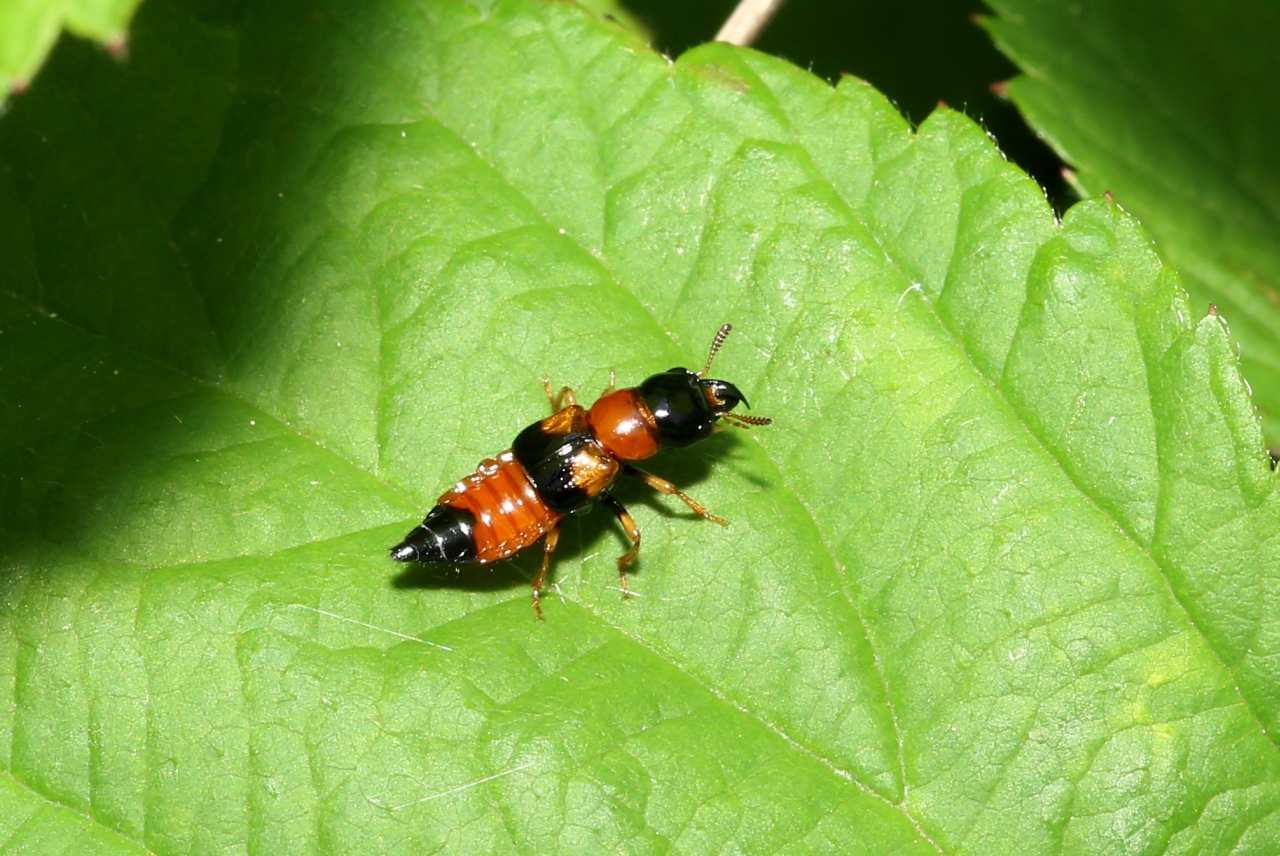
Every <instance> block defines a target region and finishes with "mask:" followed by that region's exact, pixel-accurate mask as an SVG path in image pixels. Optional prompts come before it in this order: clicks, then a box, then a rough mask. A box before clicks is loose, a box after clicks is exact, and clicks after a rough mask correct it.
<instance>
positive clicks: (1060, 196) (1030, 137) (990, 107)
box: [625, 0, 1074, 212]
mask: <svg viewBox="0 0 1280 856" xmlns="http://www.w3.org/2000/svg"><path fill="white" fill-rule="evenodd" d="M735 5H736V0H626V2H625V6H626V8H627V9H628V10H630V11H631V12H633V13H634V14H635V15H636V17H638V18H639V19H640V20H641V21H642V22H643V23H644V24H645V25H647V26H648V27H649V28H650V30H651V31H652V37H653V42H654V44H655V46H656V47H657V48H658V49H659V50H661V51H662V52H663V53H665V54H667V55H668V56H672V57H675V56H679V55H680V54H681V53H683V52H684V51H685V50H687V49H688V48H690V47H693V46H694V45H698V44H701V43H702V42H706V41H710V40H711V39H712V38H714V37H715V34H716V32H717V31H718V30H719V29H720V25H721V24H722V23H723V22H724V21H725V19H726V18H728V16H729V13H730V12H731V11H733V7H734V6H735ZM986 12H987V10H986V8H985V7H984V6H983V5H982V4H981V3H979V2H972V0H899V1H898V2H887V0H878V2H877V1H876V0H788V2H786V3H784V4H783V6H782V9H781V10H780V11H779V12H778V14H777V15H776V16H775V17H774V19H773V21H772V23H770V25H769V26H768V28H766V29H765V31H764V33H763V34H762V35H761V37H760V39H759V40H758V41H757V42H756V44H755V45H753V47H755V48H758V49H759V50H761V51H764V52H765V53H770V54H774V55H776V56H780V57H783V58H785V59H788V60H790V61H791V62H793V63H795V64H796V65H798V66H800V67H801V68H807V69H809V70H810V71H812V72H813V73H814V74H816V75H818V76H819V77H822V78H825V79H827V80H830V81H834V80H836V79H838V78H839V76H840V75H841V74H842V73H847V74H852V75H854V76H856V77H860V78H862V79H863V80H866V81H868V82H869V83H871V84H872V85H873V86H875V87H876V88H877V89H879V90H880V91H881V92H883V93H884V94H885V95H886V96H887V97H888V98H889V99H890V100H891V101H892V102H893V103H894V104H896V105H897V106H898V109H899V110H900V111H902V113H903V114H904V115H905V116H906V117H907V118H908V119H909V120H911V122H912V123H914V124H919V123H920V122H921V121H923V120H924V118H925V117H926V116H928V115H929V112H930V111H932V110H933V109H934V107H935V106H937V104H938V102H939V101H944V102H946V103H947V104H948V105H949V106H950V107H952V108H954V109H956V110H960V111H962V112H963V113H965V114H966V115H968V116H970V117H971V118H973V119H975V120H977V121H978V122H980V123H981V124H982V125H983V126H984V127H985V128H986V129H987V130H988V131H990V132H991V133H992V134H993V135H994V136H995V138H996V140H997V142H998V143H999V144H1000V149H1001V150H1002V151H1003V152H1004V153H1005V156H1006V157H1008V158H1009V159H1010V160H1012V161H1014V162H1015V163H1017V164H1018V165H1019V166H1021V167H1022V168H1023V169H1024V170H1026V171H1027V172H1029V173H1030V174H1031V175H1032V177H1034V178H1035V179H1036V181H1038V182H1040V186H1041V187H1043V188H1045V190H1046V192H1047V194H1048V196H1049V199H1050V201H1051V202H1052V203H1053V205H1054V208H1055V209H1057V210H1058V211H1059V212H1061V211H1062V210H1063V209H1064V208H1065V207H1066V206H1067V205H1069V204H1070V203H1071V202H1072V201H1074V196H1073V195H1072V194H1071V192H1070V191H1069V190H1068V188H1067V187H1066V185H1065V183H1064V182H1063V179H1062V163H1061V161H1059V160H1058V158H1057V156H1056V155H1054V153H1053V152H1052V151H1050V150H1049V148H1048V146H1046V145H1045V144H1044V143H1043V142H1041V141H1040V140H1039V139H1038V138H1037V137H1036V136H1035V134H1034V133H1032V131H1031V130H1030V129H1029V128H1028V127H1027V126H1026V123H1024V122H1023V121H1022V118H1021V117H1020V116H1019V115H1018V112H1017V110H1015V109H1014V107H1013V105H1012V104H1010V103H1008V102H1006V101H1003V100H1002V99H1000V98H998V97H997V96H996V95H994V94H993V93H992V92H991V84H993V83H997V82H999V81H1003V80H1007V79H1009V78H1010V77H1012V76H1013V75H1014V74H1015V73H1016V69H1015V68H1014V66H1013V64H1012V63H1010V62H1009V61H1008V60H1007V59H1005V57H1004V56H1003V55H1002V54H1001V53H1000V52H999V51H997V50H996V48H995V46H994V45H993V44H992V43H991V40H990V39H989V38H988V37H987V34H986V33H985V32H984V31H983V30H982V28H981V27H980V26H978V24H977V23H976V22H975V21H974V16H975V15H978V14H985V13H986Z"/></svg>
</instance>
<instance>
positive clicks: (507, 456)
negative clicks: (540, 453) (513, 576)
mask: <svg viewBox="0 0 1280 856" xmlns="http://www.w3.org/2000/svg"><path fill="white" fill-rule="evenodd" d="M439 504H440V505H448V506H452V507H454V508H461V509H464V510H466V511H469V512H471V514H472V515H474V516H475V521H476V522H475V544H476V562H477V563H479V564H487V563H488V562H496V561H498V560H499V559H505V558H507V557H508V556H510V555H512V554H513V553H517V552H519V551H520V550H523V549H524V548H525V547H528V546H529V545H530V544H533V543H534V542H535V541H537V540H538V539H539V538H541V537H542V536H543V535H545V534H546V533H547V532H549V531H550V530H551V529H552V528H553V527H554V526H555V525H556V523H557V522H558V521H559V520H560V518H561V516H562V515H560V514H557V513H556V512H554V511H552V510H551V509H549V508H547V506H546V503H544V502H543V501H542V498H541V497H539V496H538V492H537V491H536V490H534V487H533V483H532V482H530V481H529V477H528V475H526V474H525V471H524V468H523V467H521V466H520V464H519V462H518V461H516V459H515V456H514V455H512V454H511V452H510V450H508V451H506V452H503V453H502V454H501V455H499V456H498V457H496V458H487V459H485V460H484V461H481V462H480V466H479V467H477V468H476V471H475V472H474V473H472V474H471V475H469V476H467V477H466V478H465V479H463V480H462V481H460V482H458V483H457V484H456V485H454V486H453V488H452V489H451V490H450V491H449V492H448V493H446V494H445V495H444V496H442V497H440V502H439Z"/></svg>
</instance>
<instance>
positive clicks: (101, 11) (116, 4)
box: [0, 0, 140, 103]
mask: <svg viewBox="0 0 1280 856" xmlns="http://www.w3.org/2000/svg"><path fill="white" fill-rule="evenodd" d="M139 2H140V0H8V2H6V3H4V4H3V5H0V96H2V95H3V94H7V93H8V92H9V90H10V89H22V88H25V87H26V85H27V84H28V83H29V82H30V81H31V79H32V77H34V76H35V73H36V69H38V68H39V67H40V64H41V63H42V62H43V61H44V58H45V55H46V54H47V53H48V52H49V49H50V47H52V46H53V43H54V41H55V40H56V39H57V38H58V34H59V33H60V32H61V31H62V29H63V28H66V30H67V31H68V32H71V33H75V34H76V35H78V36H83V37H84V38H86V39H95V40H97V41H100V42H106V43H108V44H109V45H110V46H111V49H112V50H113V51H114V52H117V53H122V52H123V51H124V49H125V27H126V25H127V24H128V23H129V18H130V16H132V15H133V11H134V10H135V9H136V8H137V7H138V4H139ZM3 100H4V99H3V97H0V103H2V102H3Z"/></svg>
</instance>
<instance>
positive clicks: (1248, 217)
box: [987, 0, 1280, 443]
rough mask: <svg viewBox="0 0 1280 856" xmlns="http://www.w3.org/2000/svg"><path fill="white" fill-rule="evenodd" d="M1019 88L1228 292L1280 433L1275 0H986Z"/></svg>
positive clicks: (1207, 288) (1246, 360)
mask: <svg viewBox="0 0 1280 856" xmlns="http://www.w3.org/2000/svg"><path fill="white" fill-rule="evenodd" d="M988 2H989V3H990V5H991V6H992V8H994V9H995V10H996V11H997V12H998V13H999V17H996V18H993V19H991V20H989V21H987V26H988V28H989V29H990V31H991V33H992V35H993V36H994V37H995V39H996V42H997V43H998V44H999V46H1000V47H1001V48H1002V49H1003V50H1004V51H1005V52H1006V53H1008V54H1009V56H1010V57H1011V58H1012V59H1013V60H1014V61H1015V62H1017V63H1018V64H1019V65H1020V66H1021V67H1022V68H1023V69H1024V70H1025V71H1026V74H1025V75H1024V76H1020V77H1017V78H1015V79H1014V80H1013V81H1011V82H1010V84H1009V93H1010V95H1011V96H1012V97H1013V99H1014V101H1015V102H1016V103H1017V104H1018V106H1019V108H1021V109H1022V111H1023V112H1024V114H1025V115H1026V116H1027V118H1028V120H1029V121H1030V122H1031V123H1032V124H1033V125H1034V126H1035V127H1036V129H1037V130H1039V131H1040V132H1042V133H1043V134H1044V135H1045V137H1046V139H1048V140H1049V142H1050V143H1051V144H1053V146H1054V147H1055V148H1057V149H1058V151H1059V152H1060V153H1061V154H1062V156H1063V157H1064V158H1065V159H1066V160H1067V161H1068V162H1069V163H1071V164H1073V165H1074V167H1075V170H1076V173H1075V180H1076V181H1077V182H1078V184H1079V185H1080V186H1081V187H1082V188H1083V190H1084V192H1085V193H1091V194H1101V193H1103V192H1104V191H1111V192H1112V193H1113V194H1114V195H1115V197H1116V199H1117V201H1119V202H1120V204H1122V205H1123V206H1125V208H1127V209H1128V210H1130V211H1132V212H1134V213H1135V214H1137V216H1138V217H1140V218H1141V219H1142V222H1143V224H1144V225H1145V226H1146V227H1147V228H1148V229H1149V230H1150V231H1151V234H1152V235H1153V236H1154V238H1155V239H1156V242H1157V244H1158V245H1159V248H1160V252H1161V254H1162V255H1163V256H1164V257H1165V258H1167V259H1169V260H1170V261H1171V262H1172V263H1173V264H1175V265H1177V266H1178V267H1179V269H1181V270H1182V272H1183V274H1184V275H1185V277H1186V284H1187V288H1188V289H1189V290H1190V291H1191V293H1192V295H1193V297H1194V299H1195V302H1196V303H1198V304H1199V306H1200V307H1203V306H1205V305H1206V304H1207V303H1208V302H1210V301H1213V302H1214V303H1216V304H1217V305H1218V307H1219V309H1220V311H1222V312H1223V313H1224V315H1225V317H1226V318H1227V319H1228V320H1229V321H1230V322H1231V329H1232V333H1233V334H1234V335H1235V337H1236V338H1237V339H1238V340H1239V342H1240V350H1241V359H1242V361H1243V364H1244V369H1245V374H1246V376H1247V377H1248V378H1249V380H1250V382H1251V383H1252V384H1253V388H1254V392H1255V393H1256V395H1257V402H1258V406H1259V407H1260V408H1261V411H1262V415H1263V419H1264V424H1265V426H1266V433H1267V437H1268V439H1270V440H1271V441H1272V442H1273V443H1280V250H1278V249H1277V247H1280V121H1277V119H1276V116H1277V113H1276V105H1277V104H1280V51H1277V50H1276V43H1277V41H1278V40H1280V12H1278V11H1277V10H1276V8H1275V7H1274V6H1273V5H1271V4H1267V3H1261V2H1243V3H1232V4H1221V5H1218V4H1211V5H1206V4H1203V3H1197V2H1194V0H1179V2H1174V3H1167V2H1154V0H1146V2H1139V3H1133V2H1100V3H1089V4H1084V5H1072V4H1065V3H1045V2H1038V0H1033V1H1032V2H1027V0H988Z"/></svg>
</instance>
